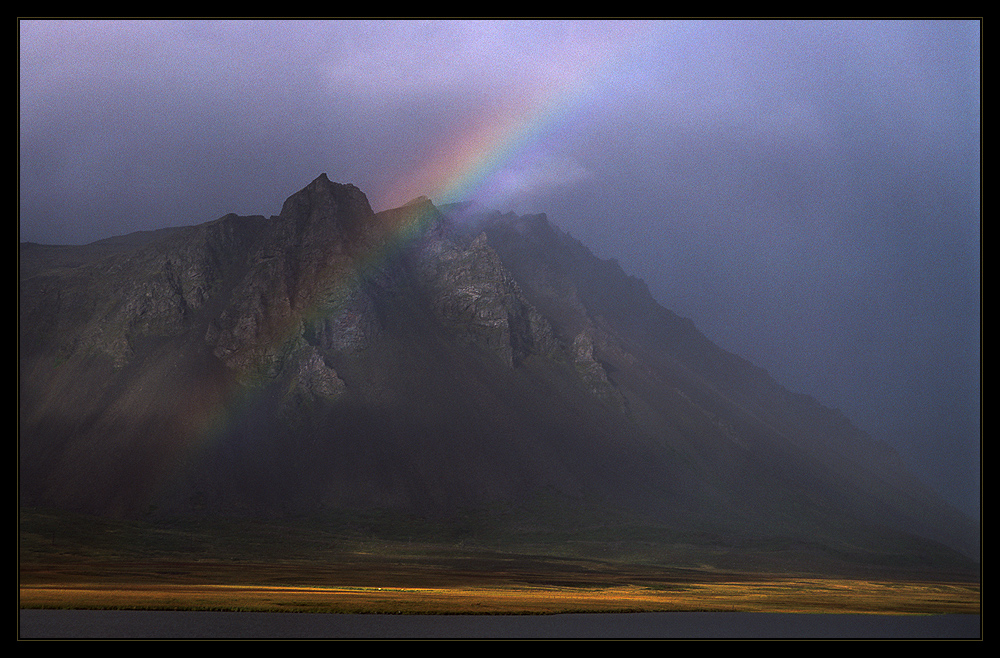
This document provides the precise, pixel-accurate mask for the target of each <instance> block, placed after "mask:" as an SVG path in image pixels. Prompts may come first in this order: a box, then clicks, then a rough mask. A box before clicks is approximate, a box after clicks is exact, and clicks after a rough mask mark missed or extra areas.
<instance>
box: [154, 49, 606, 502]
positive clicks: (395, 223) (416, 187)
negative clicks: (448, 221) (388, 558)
mask: <svg viewBox="0 0 1000 658" xmlns="http://www.w3.org/2000/svg"><path fill="white" fill-rule="evenodd" d="M622 63H623V57H622V55H621V53H620V52H618V51H617V50H611V51H610V52H607V53H605V54H602V55H593V56H591V57H589V59H588V60H587V61H585V62H582V63H580V64H578V65H577V66H576V69H575V75H573V76H571V78H570V79H569V80H568V81H567V82H565V83H564V84H562V85H556V86H553V87H551V88H548V89H545V90H542V91H540V92H538V91H536V92H533V93H527V94H525V95H524V96H523V97H522V98H521V99H520V102H513V101H510V99H508V100H507V102H505V104H504V108H503V111H502V112H493V113H488V114H484V116H483V118H482V120H481V121H480V122H479V123H477V124H474V125H469V126H467V127H465V128H464V129H462V130H458V131H456V132H455V134H454V136H453V138H452V139H450V140H449V141H448V142H447V143H445V144H443V145H441V147H440V148H438V149H437V150H436V151H435V152H434V153H433V154H432V155H431V156H430V157H429V158H428V159H426V160H425V161H424V163H423V164H422V166H420V167H418V168H417V169H416V170H415V171H413V172H412V173H410V174H409V175H407V176H404V177H401V178H400V179H398V180H396V181H395V182H394V184H393V185H392V186H391V187H390V189H389V190H388V191H387V192H386V193H385V194H384V195H383V197H382V203H381V204H380V205H381V206H382V207H383V208H385V209H391V212H390V211H383V212H381V213H379V214H380V224H381V226H380V230H381V234H382V235H381V238H382V239H381V240H378V241H377V244H376V245H374V246H372V247H371V249H370V250H369V251H368V252H367V253H363V254H357V255H356V257H355V261H354V262H355V264H356V267H355V268H354V269H352V270H350V271H348V270H346V269H344V268H341V267H332V266H331V268H330V269H329V270H328V271H326V272H323V273H320V275H321V279H323V280H324V281H325V283H326V284H327V285H326V286H325V287H326V289H327V290H331V289H332V290H333V291H334V293H335V295H337V296H340V297H342V298H346V297H347V296H348V295H349V294H350V292H351V287H352V286H354V285H356V281H357V280H358V278H359V277H358V272H359V271H363V270H365V269H367V268H369V267H377V266H378V265H379V263H381V262H384V261H385V260H386V259H387V258H389V257H390V254H391V253H393V252H394V251H395V250H396V249H397V248H398V247H400V246H402V245H404V244H406V243H408V242H410V241H411V240H412V239H413V237H414V236H416V235H418V234H420V233H421V230H422V228H423V226H425V223H426V221H427V220H428V216H427V214H426V213H425V212H422V210H426V209H427V207H426V206H423V208H422V209H421V207H420V206H419V205H414V206H412V207H411V208H409V209H408V208H403V207H402V206H403V205H404V204H406V203H407V202H409V201H410V200H412V199H415V198H417V197H421V196H424V197H428V198H430V199H431V200H432V201H433V202H435V203H437V204H444V203H450V202H454V201H469V200H475V201H478V202H480V203H481V204H483V205H484V206H487V207H490V206H491V204H490V202H491V201H492V200H494V199H495V198H496V197H497V195H498V192H497V189H498V187H497V182H498V180H499V179H500V178H501V177H502V175H503V173H504V171H505V169H506V168H507V167H509V166H511V165H512V164H514V163H516V162H517V161H518V159H519V158H524V157H526V156H530V154H531V152H532V149H533V148H535V147H536V146H537V143H538V141H539V140H540V139H541V137H542V136H543V135H544V133H545V132H546V131H547V130H549V129H550V128H552V127H553V126H556V125H558V124H560V122H562V121H566V120H567V119H569V117H570V116H571V115H572V114H573V113H574V111H576V110H577V109H578V108H580V107H581V106H582V105H583V104H584V103H585V102H586V101H587V100H588V98H591V97H593V96H595V95H596V94H599V93H600V91H601V89H602V83H603V81H604V80H605V78H606V76H607V74H609V72H612V69H613V68H614V67H615V66H617V65H620V64H622ZM325 298H326V299H327V300H329V296H328V295H327V296H325ZM320 310H322V309H319V308H306V309H299V310H298V311H297V312H293V313H292V315H291V317H288V318H286V319H285V321H284V322H282V326H281V327H280V328H278V330H277V331H275V332H272V334H271V341H270V342H271V345H269V346H268V347H271V348H275V347H277V348H279V349H280V345H281V344H282V343H284V342H286V341H287V340H289V339H290V338H291V337H292V336H294V334H295V331H296V330H297V328H298V327H299V326H300V322H301V320H302V319H303V318H304V317H308V316H309V315H311V314H313V313H316V312H318V311H320ZM327 311H328V309H327ZM264 379H266V377H265V376H264V374H263V373H262V372H244V373H243V374H242V375H241V376H239V377H235V378H234V380H233V381H230V382H229V383H228V384H227V385H226V386H225V387H224V389H223V390H221V391H220V390H218V389H215V390H213V391H212V392H206V391H196V390H190V391H186V392H185V395H186V396H188V397H191V401H190V402H189V403H188V404H189V407H190V409H191V411H192V413H191V415H190V417H189V418H188V419H187V420H186V421H184V426H185V430H186V431H184V432H181V433H180V436H178V437H177V440H178V444H177V445H175V446H174V448H175V454H176V455H177V456H178V457H179V459H178V460H174V464H176V465H177V466H180V463H181V462H187V463H190V461H191V460H192V459H197V458H198V456H199V455H201V454H203V452H204V450H205V449H207V448H208V447H209V446H210V445H211V444H213V443H214V442H215V441H216V440H217V439H219V438H220V437H221V436H223V435H224V434H226V433H227V432H228V431H229V430H230V429H231V428H233V427H234V426H235V425H236V424H238V423H241V422H244V417H245V416H246V415H247V414H248V413H250V411H251V409H252V408H253V407H254V405H255V404H257V403H258V401H257V400H256V399H255V397H256V394H255V393H254V391H255V390H256V389H257V388H258V387H256V386H254V385H253V383H254V382H255V381H256V382H260V381H264ZM163 466H164V467H167V469H168V470H174V469H171V468H170V467H169V466H168V465H167V464H163ZM176 474H177V473H175V475H176ZM161 475H165V476H166V478H165V479H160V482H161V483H162V484H164V485H168V486H169V482H168V481H169V480H172V476H168V475H166V473H162V474H161Z"/></svg>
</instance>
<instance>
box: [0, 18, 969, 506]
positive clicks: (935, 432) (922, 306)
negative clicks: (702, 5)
mask: <svg viewBox="0 0 1000 658" xmlns="http://www.w3.org/2000/svg"><path fill="white" fill-rule="evenodd" d="M980 38H981V37H980V23H979V22H978V21H976V20H931V21H628V22H616V21H486V22H478V21H454V22H453V21H374V22H368V21H48V20H39V21H35V20H21V21H19V55H20V57H19V60H20V61H19V65H20V67H19V73H20V75H19V78H20V79H19V110H20V133H19V155H20V174H19V227H18V232H19V236H18V237H19V242H22V243H23V242H34V243H42V244H62V245H65V244H85V243H89V242H93V241H95V240H100V239H104V238H109V237H112V236H120V235H125V234H128V233H131V232H134V231H142V230H154V229H161V228H165V227H181V226H194V225H200V224H202V223H204V222H208V221H210V220H215V219H217V218H221V217H223V216H225V215H227V214H228V213H236V214H237V215H240V216H255V215H262V216H268V215H271V214H274V213H278V212H279V210H280V209H281V208H282V205H283V203H284V202H285V199H286V198H287V197H288V196H289V194H290V193H292V192H293V191H295V190H299V189H301V188H302V187H303V185H305V183H307V182H308V181H311V180H314V179H315V178H316V176H317V174H318V173H319V172H327V174H328V176H329V178H330V180H332V181H335V182H338V183H350V184H353V185H356V186H357V188H358V189H360V190H362V191H363V192H364V193H365V194H366V195H367V197H368V199H369V200H370V202H371V206H372V208H373V210H374V211H376V212H379V211H385V210H390V209H394V208H398V207H400V206H402V205H403V204H405V203H407V202H408V201H410V200H411V199H414V198H415V197H418V196H421V195H425V196H427V197H428V198H429V199H430V200H431V201H432V202H433V203H434V204H435V206H437V207H444V206H446V205H447V204H449V203H452V202H457V201H469V200H475V201H478V202H480V203H481V204H482V205H483V207H486V208H491V209H494V208H495V209H497V210H499V211H500V212H501V213H506V212H508V211H514V212H515V213H517V214H519V215H530V214H534V213H543V212H544V213H546V215H547V217H548V218H549V221H550V222H551V223H552V224H554V225H555V226H557V227H559V229H560V230H564V231H567V232H568V233H569V234H570V235H572V236H574V238H576V239H579V240H580V241H581V242H582V243H583V244H585V245H586V246H587V247H588V248H590V249H591V250H592V251H593V252H594V253H595V254H596V256H598V257H599V258H601V259H612V258H613V259H615V260H616V261H617V262H618V263H620V267H621V268H622V269H623V270H624V272H625V274H627V275H634V276H637V277H639V278H641V279H642V280H643V281H645V282H646V284H648V287H649V291H650V293H651V294H652V296H653V297H654V298H655V299H656V300H657V301H658V302H659V303H660V304H661V305H662V306H664V307H665V308H667V309H670V311H672V312H673V313H675V314H677V315H678V316H680V317H682V318H688V319H690V320H691V321H692V322H693V324H694V326H695V327H696V328H697V329H698V330H700V331H701V332H703V333H704V334H705V335H706V336H707V337H708V338H710V339H711V340H712V341H714V342H716V343H718V344H719V345H720V346H721V347H723V348H724V349H726V350H728V351H729V352H731V353H734V354H737V355H739V356H740V357H742V358H745V359H747V360H748V361H749V362H751V363H753V364H755V365H757V366H760V367H762V368H763V369H765V370H766V371H767V372H768V373H770V375H772V376H773V377H774V378H775V380H776V381H777V382H778V383H780V384H781V385H782V386H784V387H785V388H787V389H789V390H792V391H795V392H798V393H803V394H807V395H809V396H811V397H813V398H815V399H816V400H818V401H819V402H820V403H822V404H823V405H825V406H827V407H832V408H836V409H839V410H840V411H842V412H843V414H844V415H845V416H846V417H847V418H848V419H850V421H851V422H852V423H853V424H854V425H856V426H857V427H859V428H860V429H861V430H863V431H865V432H866V433H868V434H869V435H871V436H872V437H874V438H875V439H877V440H884V441H885V442H887V443H888V444H890V445H891V446H893V447H894V448H895V449H896V451H897V452H898V453H899V454H900V455H902V457H903V458H904V459H905V460H906V461H907V462H908V463H909V464H910V466H911V467H912V468H913V469H914V470H915V471H916V472H917V473H918V474H919V475H920V476H921V478H922V479H923V480H924V481H926V482H928V483H929V484H931V485H932V486H933V487H934V488H935V489H936V490H938V491H940V492H941V493H942V495H943V496H945V497H946V498H947V499H948V500H949V501H951V502H952V503H953V504H955V505H957V506H959V507H960V508H961V509H963V510H965V511H966V512H967V513H969V514H972V515H974V516H976V517H978V514H979V498H980V480H979V473H980V378H981V373H980V370H981V368H980V358H981V357H980V340H981V332H980V300H981V292H980V251H981V243H980V185H981V174H980V140H981V136H980V119H981V111H980V107H981V98H980V58H981V56H980Z"/></svg>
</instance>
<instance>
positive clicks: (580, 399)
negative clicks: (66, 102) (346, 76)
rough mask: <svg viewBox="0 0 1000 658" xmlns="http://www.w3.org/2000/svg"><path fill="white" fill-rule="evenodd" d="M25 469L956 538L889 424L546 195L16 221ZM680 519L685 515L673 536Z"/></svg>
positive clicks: (745, 536) (568, 522)
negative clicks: (172, 219)
mask: <svg viewBox="0 0 1000 658" xmlns="http://www.w3.org/2000/svg"><path fill="white" fill-rule="evenodd" d="M18 319H19V363H18V365H19V401H18V414H19V419H18V420H19V427H18V429H19V464H20V466H19V495H20V502H21V504H22V505H23V506H47V507H55V508H63V509H68V510H74V511H79V512H86V513H90V514H101V515H110V516H118V517H126V518H133V517H143V516H145V517H147V518H148V517H151V516H152V517H165V516H169V515H185V514H199V515H221V516H226V515H241V516H249V517H255V516H274V515H287V514H295V515H316V518H320V517H322V515H324V514H327V515H329V514H330V513H333V512H342V511H373V510H374V511H386V512H391V513H405V514H410V515H418V516H420V517H422V518H433V519H438V520H445V521H447V520H448V519H453V518H460V517H461V516H462V515H467V514H468V513H470V511H475V510H479V512H478V513H482V514H488V515H492V516H491V517H490V518H494V519H503V520H504V521H503V522H504V523H506V524H508V525H511V524H513V525H518V524H520V525H519V527H528V526H531V527H542V526H545V525H546V524H548V525H549V526H560V527H563V528H566V527H580V528H582V527H605V526H607V524H608V523H619V524H629V525H632V526H634V525H636V524H638V525H642V526H647V527H656V528H659V529H661V530H663V531H664V532H667V536H672V537H678V538H683V540H684V541H685V542H688V543H690V542H692V541H693V542H695V543H697V542H708V543H713V542H714V543H716V544H717V543H718V542H723V543H726V545H727V546H737V547H738V546H740V545H747V544H748V543H750V544H753V545H755V546H761V545H773V546H781V547H785V548H788V547H798V548H801V547H813V548H814V549H817V550H822V551H825V552H826V553H828V554H836V555H839V556H852V557H851V558H850V559H855V560H861V561H864V560H871V561H879V560H882V561H885V560H902V561H904V562H907V563H912V564H942V565H952V566H953V565H956V564H964V565H968V564H970V562H969V561H968V558H978V551H979V549H978V541H979V536H978V528H977V526H976V525H975V524H974V523H973V522H972V521H971V520H969V519H967V518H965V517H963V516H962V515H961V514H960V513H958V512H956V511H955V510H953V509H951V508H950V507H949V506H947V505H946V504H945V503H943V502H942V501H941V500H939V499H938V498H937V497H936V496H935V495H934V494H932V493H931V492H929V491H928V490H927V489H926V488H925V487H924V486H922V485H921V483H919V482H918V481H917V480H915V479H914V478H913V477H911V476H910V475H909V474H908V473H907V472H906V471H905V469H904V468H903V467H902V465H901V463H900V461H899V460H898V459H897V457H896V456H895V455H894V454H893V453H892V451H891V450H890V449H889V448H887V447H886V446H885V445H883V444H881V443H879V442H878V441H876V440H873V439H872V438H871V437H869V436H867V435H866V434H865V433H863V432H861V431H860V430H858V429H857V428H855V427H853V426H852V425H851V423H850V422H849V420H848V419H847V418H845V417H844V416H843V415H842V414H840V413H839V412H837V411H835V410H831V409H827V408H825V407H823V406H822V405H821V404H819V403H818V402H816V401H815V400H813V399H811V398H809V397H807V396H803V395H797V394H794V393H791V392H789V391H787V390H785V389H784V388H783V387H782V386H780V385H779V384H778V383H777V382H775V381H774V380H773V379H772V378H771V377H770V376H769V375H768V374H767V373H766V372H765V371H763V370H762V369H760V368H758V367H755V366H753V365H752V364H750V363H748V362H747V361H745V360H744V359H741V358H739V357H738V356H736V355H733V354H731V353H728V352H726V351H725V350H723V349H721V348H719V347H718V346H716V345H714V344H713V343H712V342H711V341H709V340H708V339H707V338H706V337H705V336H703V335H702V334H701V333H700V332H699V331H698V330H697V329H696V327H695V326H694V325H693V323H692V322H691V321H689V320H687V319H684V318H681V317H678V316H677V315H675V314H674V313H672V312H670V311H669V310H667V309H665V308H663V307H662V306H660V305H659V304H658V303H657V302H656V301H655V300H654V299H653V297H652V296H651V295H650V292H649V290H648V288H647V287H646V285H645V284H644V283H643V282H642V281H640V280H638V279H636V278H634V277H630V276H628V275H627V274H626V273H625V272H624V271H623V270H622V268H621V267H620V266H619V264H618V263H616V262H615V261H613V260H611V261H608V260H602V259H599V258H597V257H595V256H594V255H593V254H592V253H591V252H590V251H589V250H588V249H587V248H586V247H585V246H584V245H582V244H581V243H580V242H579V241H577V240H576V239H574V238H572V237H571V236H570V235H568V234H567V233H565V232H563V231H561V230H560V229H558V228H557V227H555V226H554V225H553V224H552V223H550V222H549V221H548V219H547V218H546V216H545V215H531V216H523V217H519V216H515V215H513V214H506V215H503V214H500V213H498V212H494V211H486V210H482V209H477V208H474V207H471V206H469V205H461V204H459V205H453V206H444V207H441V208H438V207H436V206H435V205H434V204H433V203H432V202H431V201H430V200H428V199H425V198H420V199H416V200H414V201H413V202H411V203H409V204H407V205H406V206H403V207H401V208H397V209H394V210H390V211H385V212H380V213H375V212H373V211H372V209H371V207H370V205H369V203H368V200H367V198H366V197H365V195H364V194H363V193H362V192H361V191H360V190H359V189H357V188H356V187H354V186H351V185H342V184H337V183H334V182H331V181H330V180H329V179H328V178H327V177H326V175H325V174H324V175H321V176H319V177H318V178H317V179H316V180H314V181H313V182H312V183H310V184H309V185H308V186H306V187H305V188H304V189H302V190H301V191H299V192H297V193H295V194H293V195H292V196H290V197H289V198H288V199H287V201H286V202H285V203H284V205H283V207H282V209H281V212H280V214H279V215H277V216H272V217H264V216H251V217H241V216H236V215H232V214H231V215H226V216H224V217H222V218H220V219H217V220H215V221H212V222H208V223H205V224H201V225H198V226H190V227H183V228H171V229H163V230H160V231H153V232H144V233H138V234H132V235H128V236H122V237H117V238H111V239H108V240H102V241H99V242H96V243H92V244H90V245H84V246H80V247H62V246H46V245H37V244H30V243H25V244H22V245H21V246H20V282H19V315H18ZM678 541H680V540H678Z"/></svg>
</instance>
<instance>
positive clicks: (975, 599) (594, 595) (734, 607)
mask: <svg viewBox="0 0 1000 658" xmlns="http://www.w3.org/2000/svg"><path fill="white" fill-rule="evenodd" d="M20 605H21V607H22V608H90V609H150V610H232V611H270V612H275V611H285V612H330V613H398V614H555V613H568V612H664V611H738V612H804V613H831V612H835V613H868V614H873V613H874V614H941V613H963V614H979V613H980V588H979V585H976V584H969V583H920V582H913V583H905V582H881V581H869V580H844V579H794V578H788V579H774V580H756V581H740V582H706V583H684V584H682V585H677V586H669V587H668V586H663V587H655V586H654V587H650V586H617V587H594V588H580V587H558V586H548V587H544V586H537V587H535V586H521V587H513V586H504V587H495V588H490V587H462V586H452V587H440V588H435V587H319V586H309V587H302V586H260V585H212V584H206V585H197V584H172V583H163V584H150V583H147V584H142V585H134V584H126V583H119V584H114V583H107V582H103V583H93V584H87V583H65V584H60V583H45V584H34V585H24V584H22V585H21V588H20Z"/></svg>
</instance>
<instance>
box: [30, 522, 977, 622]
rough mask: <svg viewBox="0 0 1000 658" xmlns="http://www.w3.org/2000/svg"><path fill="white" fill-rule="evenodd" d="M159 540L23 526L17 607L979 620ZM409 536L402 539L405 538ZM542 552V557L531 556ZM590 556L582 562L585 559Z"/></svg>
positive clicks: (863, 586) (289, 541) (445, 560)
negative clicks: (671, 613)
mask: <svg viewBox="0 0 1000 658" xmlns="http://www.w3.org/2000/svg"><path fill="white" fill-rule="evenodd" d="M246 530H247V527H246V526H239V525H236V526H232V527H229V528H222V529H219V528H214V529H213V531H212V532H210V533H209V532H206V531H205V530H204V529H203V528H201V529H199V528H192V527H183V528H181V527H175V528H163V527H152V526H142V525H137V524H125V523H112V522H103V521H97V520H93V519H83V518H69V517H62V516H52V515H45V514H36V513H31V514H24V513H22V519H21V530H20V569H19V590H20V597H19V598H20V607H21V608H89V609H150V610H226V611H270V612H276V611H284V612H331V613H393V614H552V613H567V612H656V611H742V612H807V613H877V614H941V613H965V614H979V613H980V584H979V581H978V579H977V578H972V577H970V576H969V575H968V574H965V575H961V574H959V575H954V574H953V575H944V576H937V577H931V576H928V574H926V573H921V574H916V573H915V574H913V575H912V576H900V575H899V573H898V570H897V572H896V573H894V574H893V575H891V576H889V577H887V576H875V575H872V576H864V577H862V576H857V575H851V576H838V577H828V576H817V575H814V574H807V573H798V574H789V573H781V574H774V573H767V572H762V571H759V570H756V571H753V572H751V571H739V570H732V569H727V570H723V569H719V568H718V567H716V566H711V565H709V564H704V565H702V566H701V567H697V566H690V559H689V557H690V556H689V555H687V554H685V553H684V551H680V552H679V553H678V554H679V555H680V559H681V560H683V561H684V562H685V563H686V564H685V566H677V565H676V564H670V563H667V562H664V561H663V560H662V559H661V560H658V561H657V560H654V559H651V558H650V556H649V555H648V554H647V555H644V556H639V557H636V556H635V555H632V556H631V557H629V556H626V555H623V554H622V555H618V556H615V557H614V558H603V557H601V558H594V557H583V556H574V555H563V556H559V555H552V554H551V553H552V551H549V552H548V553H547V554H542V553H539V552H534V551H531V550H530V548H531V547H528V546H525V547H524V548H525V549H526V550H524V551H516V552H511V551H510V550H504V551H501V550H498V549H496V548H490V547H487V546H483V545H475V546H470V545H468V543H466V542H464V541H459V542H457V543H456V542H443V541H440V540H439V541H428V539H427V538H425V537H417V538H413V537H407V538H405V539H386V538H384V537H379V538H374V537H372V536H368V535H366V532H365V530H364V528H361V529H355V530H354V531H352V532H348V533H344V532H341V533H340V534H337V535H330V534H325V533H320V532H306V531H303V530H302V528H297V527H282V526H279V525H274V526H259V525H257V526H254V534H253V535H252V536H249V535H247V534H246ZM410 530H412V528H411V529H410ZM535 548H539V547H535ZM591 552H593V551H591Z"/></svg>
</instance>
